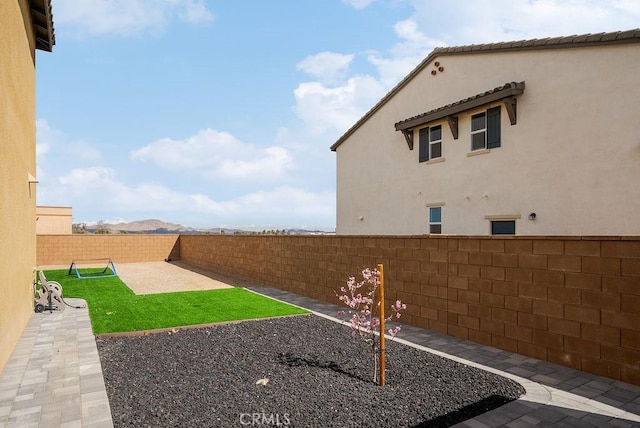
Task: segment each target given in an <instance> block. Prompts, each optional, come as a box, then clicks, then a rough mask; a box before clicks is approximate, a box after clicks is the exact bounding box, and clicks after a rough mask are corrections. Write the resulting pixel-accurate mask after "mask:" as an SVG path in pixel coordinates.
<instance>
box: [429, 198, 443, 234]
mask: <svg viewBox="0 0 640 428" xmlns="http://www.w3.org/2000/svg"><path fill="white" fill-rule="evenodd" d="M425 206H426V207H427V216H428V217H427V219H428V223H429V235H442V207H444V202H435V203H428V204H425ZM434 208H438V209H440V221H439V222H438V221H436V222H432V221H431V210H432V209H434ZM431 226H440V232H432V231H431Z"/></svg>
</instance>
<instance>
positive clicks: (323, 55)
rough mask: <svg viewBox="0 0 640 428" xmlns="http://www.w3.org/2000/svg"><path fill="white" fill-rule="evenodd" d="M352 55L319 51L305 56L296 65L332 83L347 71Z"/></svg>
mask: <svg viewBox="0 0 640 428" xmlns="http://www.w3.org/2000/svg"><path fill="white" fill-rule="evenodd" d="M353 57H354V55H344V54H339V53H334V52H320V53H319V54H316V55H311V56H308V57H306V58H305V59H303V60H302V61H300V62H299V63H298V65H297V67H298V69H299V70H302V71H304V72H305V73H307V74H309V75H311V76H314V77H317V78H318V79H320V80H321V81H323V82H326V83H334V82H337V81H339V80H341V79H342V78H343V77H344V76H345V75H346V73H347V72H348V71H349V64H350V63H351V61H352V60H353Z"/></svg>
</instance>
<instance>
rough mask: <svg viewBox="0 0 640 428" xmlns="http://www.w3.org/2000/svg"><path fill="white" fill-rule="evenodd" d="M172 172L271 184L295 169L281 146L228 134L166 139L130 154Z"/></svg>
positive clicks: (210, 132) (207, 131)
mask: <svg viewBox="0 0 640 428" xmlns="http://www.w3.org/2000/svg"><path fill="white" fill-rule="evenodd" d="M131 159H133V160H137V161H150V162H153V163H154V164H156V165H157V166H159V167H161V168H164V169H167V170H171V171H186V172H189V173H195V174H199V175H201V176H202V177H206V178H209V179H216V178H220V179H226V180H252V181H265V180H266V181H271V180H275V179H279V178H281V177H283V176H284V175H285V174H286V172H287V171H288V170H290V169H291V168H292V165H293V159H292V157H291V155H290V154H289V152H288V151H287V150H286V149H284V148H282V147H278V146H272V147H266V148H265V147H258V146H254V145H251V144H245V143H243V142H241V141H240V140H238V139H236V138H235V137H234V136H233V135H231V134H229V133H228V132H219V131H216V130H213V129H205V130H202V131H200V132H198V133H197V134H196V135H194V136H191V137H189V138H186V139H184V140H174V139H171V138H163V139H160V140H157V141H155V142H153V143H151V144H149V145H147V146H144V147H142V148H141V149H138V150H135V151H133V152H132V154H131Z"/></svg>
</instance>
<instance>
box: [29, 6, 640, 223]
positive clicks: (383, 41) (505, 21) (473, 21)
mask: <svg viewBox="0 0 640 428" xmlns="http://www.w3.org/2000/svg"><path fill="white" fill-rule="evenodd" d="M52 6H53V18H54V27H55V34H56V45H55V46H54V50H53V53H47V52H38V54H37V58H36V62H37V71H36V73H37V77H36V78H37V93H36V97H37V98H36V104H37V116H36V117H37V122H36V129H37V143H38V145H37V165H38V171H37V175H38V180H39V183H40V184H39V186H38V196H37V203H38V205H58V206H71V207H73V221H74V222H77V223H79V222H89V223H91V222H97V221H107V222H111V221H134V220H144V219H151V218H154V219H160V220H163V221H167V222H173V223H180V224H183V225H185V226H194V227H218V226H223V227H238V228H245V229H250V228H255V229H258V230H262V229H265V228H268V229H275V228H278V229H279V228H290V227H304V228H311V229H315V228H319V229H325V230H333V229H334V228H335V186H336V183H335V161H336V159H335V153H334V152H331V151H330V150H329V147H330V146H331V144H333V143H334V142H335V141H336V140H337V139H338V138H339V137H340V136H341V135H342V134H343V133H344V131H346V130H347V129H348V128H349V127H350V126H351V125H353V123H355V122H356V121H357V120H358V119H359V118H360V117H361V116H362V115H363V114H364V113H366V111H367V110H369V108H371V107H372V106H373V105H374V104H375V103H376V102H377V101H378V100H379V99H380V98H381V97H382V96H384V94H386V93H387V92H388V91H389V90H390V89H391V88H392V87H393V86H394V85H395V84H397V83H398V82H399V81H400V80H401V79H402V78H403V77H404V76H405V75H406V74H407V73H408V72H409V71H411V69H413V68H414V67H415V66H416V65H417V64H418V63H419V62H420V60H422V59H423V58H424V57H425V56H426V55H427V54H428V53H429V52H430V51H431V50H433V49H434V48H435V47H439V46H456V45H466V44H475V43H487V42H497V41H509V40H520V39H528V38H540V37H554V36H563V35H571V34H582V33H597V32H608V31H621V30H628V29H632V28H636V27H638V26H639V25H638V22H640V2H637V1H635V0H608V1H603V0H564V1H563V0H475V1H471V0H448V1H435V0H304V1H302V0H270V1H264V0H234V1H223V0H217V1H213V0H52Z"/></svg>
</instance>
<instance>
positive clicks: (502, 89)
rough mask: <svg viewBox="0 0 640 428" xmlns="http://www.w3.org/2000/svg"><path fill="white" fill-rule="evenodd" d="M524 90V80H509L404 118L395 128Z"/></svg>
mask: <svg viewBox="0 0 640 428" xmlns="http://www.w3.org/2000/svg"><path fill="white" fill-rule="evenodd" d="M522 92H524V82H508V83H505V84H504V85H502V86H498V87H497V88H494V89H490V90H488V91H485V92H482V93H481V94H477V95H474V96H471V97H468V98H465V99H463V100H460V101H456V102H455V103H451V104H447V105H445V106H442V107H438V108H436V109H433V110H429V111H428V112H426V113H422V114H419V115H417V116H413V117H410V118H408V119H404V120H402V121H400V122H398V123H396V124H395V128H396V130H397V131H400V130H402V129H410V128H413V127H415V126H417V125H421V124H424V123H427V122H430V121H433V120H438V119H441V118H443V117H446V116H449V115H452V114H457V113H459V112H461V111H464V110H467V109H469V108H473V107H477V106H479V105H480V104H486V103H489V102H492V101H496V100H498V99H504V98H506V97H510V96H513V95H519V94H521V93H522Z"/></svg>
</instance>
